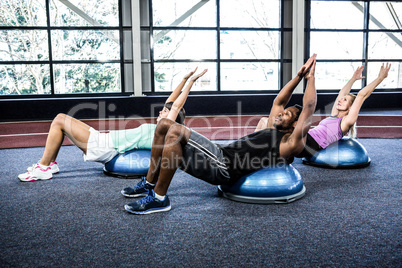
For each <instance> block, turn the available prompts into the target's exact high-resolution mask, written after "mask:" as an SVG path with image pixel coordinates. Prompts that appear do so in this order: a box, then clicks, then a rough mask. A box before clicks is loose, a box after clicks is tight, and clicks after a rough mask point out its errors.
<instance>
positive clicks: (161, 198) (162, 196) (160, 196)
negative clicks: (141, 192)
mask: <svg viewBox="0 0 402 268" xmlns="http://www.w3.org/2000/svg"><path fill="white" fill-rule="evenodd" d="M155 197H156V198H158V199H159V200H160V201H163V200H165V196H164V195H158V194H157V193H155Z"/></svg>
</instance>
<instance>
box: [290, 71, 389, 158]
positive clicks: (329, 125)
mask: <svg viewBox="0 0 402 268" xmlns="http://www.w3.org/2000/svg"><path fill="white" fill-rule="evenodd" d="M390 68H391V64H389V63H387V64H385V65H384V64H382V66H381V69H380V72H379V74H378V77H377V78H376V79H375V80H374V81H373V82H371V83H370V84H368V85H367V86H366V87H364V88H363V89H361V90H360V91H359V93H358V94H357V95H353V94H351V93H350V89H351V88H352V85H353V84H354V82H356V81H357V80H360V79H362V78H364V76H362V72H363V66H361V67H359V68H358V69H357V70H356V71H355V73H354V74H353V76H352V78H351V79H350V80H349V81H348V83H347V84H346V85H345V86H344V87H343V88H342V89H341V91H339V94H338V97H337V98H336V100H335V103H334V105H333V107H332V111H331V116H330V117H327V118H325V119H324V120H322V121H321V122H320V123H319V125H318V126H316V127H315V128H313V129H310V130H309V131H308V134H307V141H306V145H305V148H304V150H303V152H302V153H300V154H299V155H298V156H297V157H311V156H313V155H314V154H315V153H316V152H317V151H319V150H321V149H325V148H326V147H328V145H330V144H331V143H334V142H336V141H339V140H340V139H342V137H343V136H344V135H349V136H350V137H351V138H355V137H356V121H357V117H358V116H359V112H360V108H361V107H362V105H363V102H364V101H365V100H366V99H367V98H368V97H369V96H370V95H371V93H372V92H373V91H374V89H375V88H376V87H377V86H378V85H379V84H380V83H381V82H382V81H383V80H384V79H385V78H386V77H387V76H388V72H389V69H390Z"/></svg>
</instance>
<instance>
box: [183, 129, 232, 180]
mask: <svg viewBox="0 0 402 268" xmlns="http://www.w3.org/2000/svg"><path fill="white" fill-rule="evenodd" d="M180 169H182V170H183V171H185V172H186V173H188V174H190V175H192V176H194V177H196V178H198V179H201V180H204V181H206V182H208V183H210V184H214V185H222V184H229V183H230V175H229V172H228V167H227V166H226V163H225V158H224V156H223V152H222V150H221V149H220V148H219V147H218V146H217V145H216V144H215V143H213V142H211V141H210V140H209V139H207V138H206V137H204V136H202V135H200V134H199V133H197V132H195V131H193V130H191V135H190V139H189V141H188V143H187V144H186V145H185V146H184V148H183V162H182V164H181V166H180Z"/></svg>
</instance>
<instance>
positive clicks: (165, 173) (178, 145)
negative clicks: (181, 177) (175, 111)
mask: <svg viewBox="0 0 402 268" xmlns="http://www.w3.org/2000/svg"><path fill="white" fill-rule="evenodd" d="M190 134H191V131H190V130H189V129H188V128H186V127H184V126H182V125H179V124H176V125H173V126H171V127H170V129H169V131H168V133H167V134H166V137H165V146H164V147H163V153H162V161H161V167H160V172H159V179H158V182H157V183H156V186H155V189H154V191H155V193H157V194H159V195H162V196H163V195H166V193H167V190H168V188H169V185H170V182H171V181H172V178H173V176H174V174H175V172H176V170H177V168H178V167H179V166H180V164H181V163H182V162H183V146H184V145H186V144H187V142H188V140H189V138H190Z"/></svg>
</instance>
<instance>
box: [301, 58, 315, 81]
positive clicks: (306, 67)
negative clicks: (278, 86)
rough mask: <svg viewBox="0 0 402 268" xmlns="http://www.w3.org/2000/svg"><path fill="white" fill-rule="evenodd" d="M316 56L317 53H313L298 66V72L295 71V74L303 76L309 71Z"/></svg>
mask: <svg viewBox="0 0 402 268" xmlns="http://www.w3.org/2000/svg"><path fill="white" fill-rule="evenodd" d="M316 58H317V54H315V53H314V54H313V56H311V57H310V58H309V59H308V60H307V61H306V63H305V64H304V65H303V66H302V67H301V68H300V70H299V72H298V73H297V76H299V77H300V78H303V77H305V76H306V75H307V74H308V73H309V69H310V68H311V67H312V66H313V64H314V63H315V61H316Z"/></svg>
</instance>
